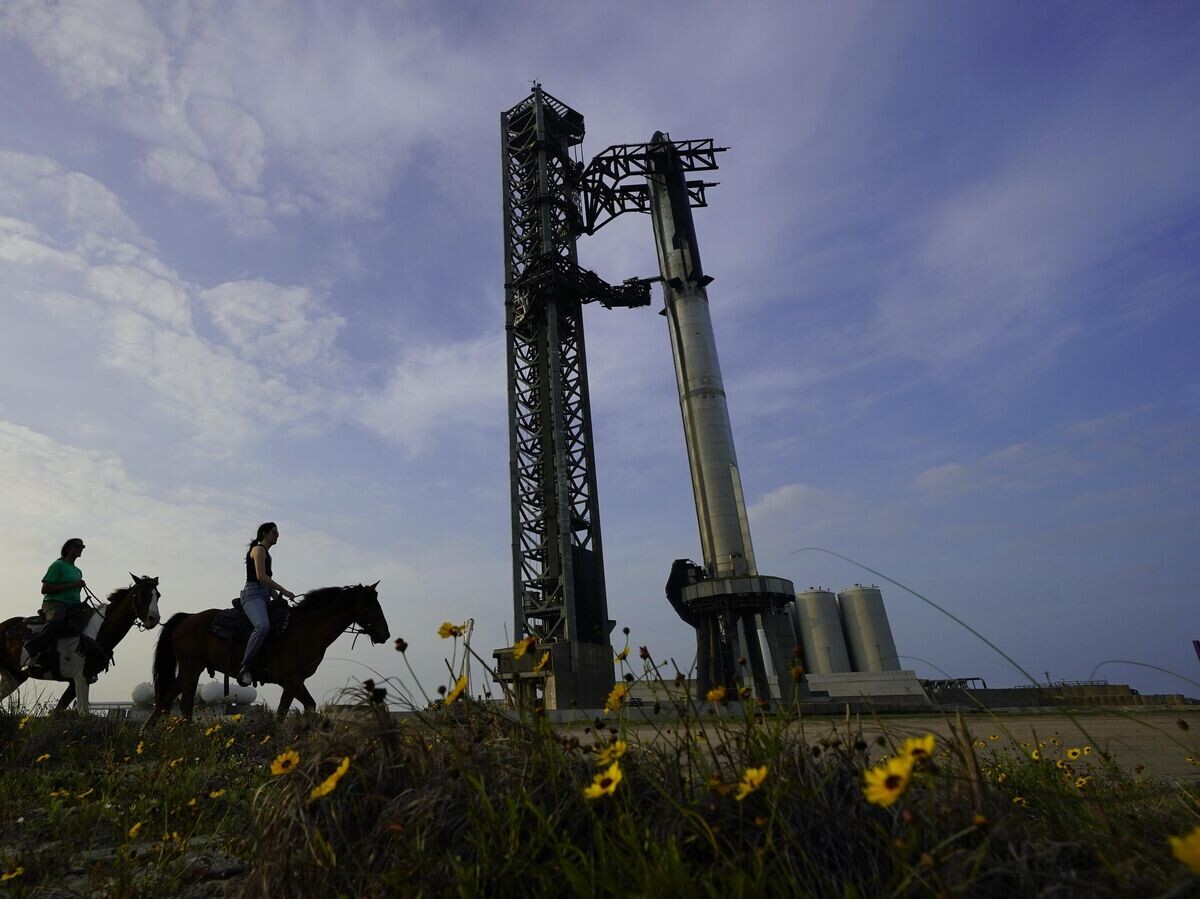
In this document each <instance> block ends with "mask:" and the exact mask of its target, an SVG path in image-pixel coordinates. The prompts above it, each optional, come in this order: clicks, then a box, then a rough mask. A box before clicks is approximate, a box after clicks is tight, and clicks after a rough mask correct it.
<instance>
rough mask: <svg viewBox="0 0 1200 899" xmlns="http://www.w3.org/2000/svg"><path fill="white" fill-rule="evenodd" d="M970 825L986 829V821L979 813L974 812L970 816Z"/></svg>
mask: <svg viewBox="0 0 1200 899" xmlns="http://www.w3.org/2000/svg"><path fill="white" fill-rule="evenodd" d="M971 824H972V825H974V826H975V827H987V825H988V819H987V818H986V817H984V816H983V815H981V814H979V812H976V813H975V814H973V815H972V816H971Z"/></svg>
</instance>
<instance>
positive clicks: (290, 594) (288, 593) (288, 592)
mask: <svg viewBox="0 0 1200 899" xmlns="http://www.w3.org/2000/svg"><path fill="white" fill-rule="evenodd" d="M280 592H281V593H282V594H283V595H284V596H286V597H287V598H288V599H295V598H296V594H295V593H293V592H292V591H291V590H281V591H280Z"/></svg>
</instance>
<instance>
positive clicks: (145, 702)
mask: <svg viewBox="0 0 1200 899" xmlns="http://www.w3.org/2000/svg"><path fill="white" fill-rule="evenodd" d="M129 698H130V699H132V700H133V704H134V705H136V706H140V707H144V708H149V707H150V706H152V705H154V684H152V683H149V682H148V681H146V682H143V683H140V684H138V685H137V686H136V687H134V688H133V694H132V695H131V696H130V697H129Z"/></svg>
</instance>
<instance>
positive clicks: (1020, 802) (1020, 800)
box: [1013, 796, 1029, 808]
mask: <svg viewBox="0 0 1200 899" xmlns="http://www.w3.org/2000/svg"><path fill="white" fill-rule="evenodd" d="M1013 805H1015V806H1017V808H1025V806H1027V805H1029V803H1028V802H1026V801H1025V797H1024V796H1014V797H1013Z"/></svg>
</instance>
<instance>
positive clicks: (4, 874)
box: [0, 865, 25, 882]
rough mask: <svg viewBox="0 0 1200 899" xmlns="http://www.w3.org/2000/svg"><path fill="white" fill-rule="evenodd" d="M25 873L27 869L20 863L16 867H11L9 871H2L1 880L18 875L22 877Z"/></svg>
mask: <svg viewBox="0 0 1200 899" xmlns="http://www.w3.org/2000/svg"><path fill="white" fill-rule="evenodd" d="M24 873H25V869H24V868H22V867H21V866H20V865H18V866H17V867H15V868H10V869H9V870H8V871H0V882H3V881H5V880H12V879H14V878H16V877H20V876H21V875H22V874H24Z"/></svg>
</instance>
